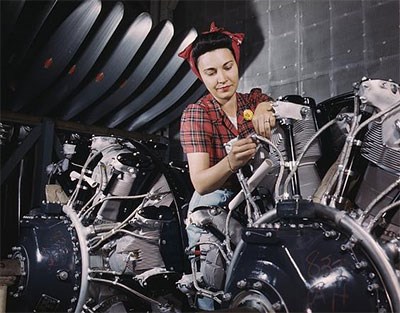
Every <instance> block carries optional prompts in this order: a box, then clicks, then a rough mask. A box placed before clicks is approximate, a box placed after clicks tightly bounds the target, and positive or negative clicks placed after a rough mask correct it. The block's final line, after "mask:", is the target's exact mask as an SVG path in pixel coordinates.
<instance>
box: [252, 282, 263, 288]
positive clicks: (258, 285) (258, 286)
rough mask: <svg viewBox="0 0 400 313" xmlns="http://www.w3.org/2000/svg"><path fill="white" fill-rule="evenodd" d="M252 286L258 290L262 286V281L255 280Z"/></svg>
mask: <svg viewBox="0 0 400 313" xmlns="http://www.w3.org/2000/svg"><path fill="white" fill-rule="evenodd" d="M253 288H254V289H258V290H260V289H261V288H262V283H261V282H260V281H257V282H255V283H254V284H253Z"/></svg>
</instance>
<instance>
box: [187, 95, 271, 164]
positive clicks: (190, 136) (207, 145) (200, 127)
mask: <svg viewBox="0 0 400 313" xmlns="http://www.w3.org/2000/svg"><path fill="white" fill-rule="evenodd" d="M236 96H237V105H238V109H237V113H236V116H237V124H238V129H236V128H235V126H234V125H233V124H232V122H231V121H230V119H229V117H228V116H227V115H226V114H225V112H224V111H223V110H222V109H221V106H220V105H219V103H218V102H217V101H216V100H215V99H214V98H213V96H212V95H211V94H208V95H206V96H204V97H202V98H201V99H200V100H199V101H197V103H195V104H189V105H188V106H187V107H186V109H185V110H184V112H183V114H182V118H181V131H180V137H181V144H182V147H183V152H185V153H193V152H207V153H208V154H209V156H210V166H213V165H215V164H217V163H218V162H219V161H220V160H222V159H223V158H224V157H225V156H226V151H225V147H224V143H227V142H229V141H230V140H231V139H233V138H236V137H238V136H239V137H241V138H245V137H247V136H248V135H250V134H253V133H254V127H253V123H252V122H251V121H246V120H245V119H244V118H243V111H244V110H246V109H250V110H252V111H253V112H254V110H255V109H256V107H257V104H258V103H260V102H263V101H270V100H272V99H271V98H270V97H269V96H267V95H265V94H263V93H262V92H261V89H258V88H255V89H252V90H251V91H250V93H246V94H241V93H236Z"/></svg>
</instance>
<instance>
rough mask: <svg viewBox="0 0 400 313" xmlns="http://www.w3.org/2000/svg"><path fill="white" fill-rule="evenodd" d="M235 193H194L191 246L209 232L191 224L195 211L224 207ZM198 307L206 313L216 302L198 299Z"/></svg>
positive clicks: (227, 191)
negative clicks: (211, 207) (201, 207)
mask: <svg viewBox="0 0 400 313" xmlns="http://www.w3.org/2000/svg"><path fill="white" fill-rule="evenodd" d="M234 195H235V193H234V192H233V191H231V190H228V189H218V190H216V191H214V192H211V193H208V194H205V195H200V194H199V193H197V192H196V191H195V192H194V193H193V196H192V199H191V200H190V203H189V211H188V219H187V223H186V231H187V234H188V240H189V246H193V245H194V244H196V243H197V242H199V241H200V237H201V236H202V235H206V234H207V231H206V230H205V229H202V228H200V227H197V226H196V225H194V224H192V223H191V222H190V214H191V213H192V212H193V210H194V209H195V208H197V207H200V206H223V205H224V204H226V203H227V201H228V200H230V199H231V198H232V197H233V196H234ZM196 304H197V307H198V308H199V309H202V310H205V311H213V310H214V301H213V300H212V299H209V298H198V299H197V301H196Z"/></svg>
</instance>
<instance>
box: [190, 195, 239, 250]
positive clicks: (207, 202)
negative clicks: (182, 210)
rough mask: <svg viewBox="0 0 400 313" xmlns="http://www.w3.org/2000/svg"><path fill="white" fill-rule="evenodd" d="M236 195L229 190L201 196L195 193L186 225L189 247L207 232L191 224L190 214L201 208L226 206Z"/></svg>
mask: <svg viewBox="0 0 400 313" xmlns="http://www.w3.org/2000/svg"><path fill="white" fill-rule="evenodd" d="M234 195H235V193H234V192H233V191H232V190H229V189H217V190H215V191H213V192H210V193H207V194H205V195H200V194H199V193H198V192H196V191H195V192H194V193H193V196H192V199H191V200H190V203H189V211H188V221H187V225H186V231H187V234H188V240H189V246H192V245H194V244H195V243H196V242H198V241H199V238H200V235H201V233H202V232H205V231H204V230H203V229H201V228H199V227H197V226H195V225H193V224H191V223H190V214H191V213H192V212H193V210H194V209H195V208H197V207H200V206H222V205H224V204H226V203H227V201H228V200H230V199H232V197H233V196H234Z"/></svg>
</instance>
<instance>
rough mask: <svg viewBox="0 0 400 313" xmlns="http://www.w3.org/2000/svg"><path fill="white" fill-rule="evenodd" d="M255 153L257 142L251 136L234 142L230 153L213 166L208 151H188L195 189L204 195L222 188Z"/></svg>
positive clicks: (191, 176) (191, 177)
mask: <svg viewBox="0 0 400 313" xmlns="http://www.w3.org/2000/svg"><path fill="white" fill-rule="evenodd" d="M255 153H256V144H255V143H254V142H253V140H252V139H251V138H245V139H239V140H237V141H236V142H234V143H233V144H232V149H231V151H230V152H229V154H228V155H227V156H226V157H224V158H223V159H222V160H221V161H219V162H218V163H217V164H215V165H214V166H212V167H210V159H209V155H208V153H206V152H196V153H188V154H187V158H188V163H189V172H190V179H191V181H192V184H193V186H194V188H195V190H196V191H197V192H198V193H199V194H201V195H203V194H206V193H210V192H213V191H215V190H217V189H219V188H221V187H222V186H223V184H224V183H225V182H226V180H227V179H228V178H229V176H231V175H232V173H233V172H235V171H237V170H238V169H239V168H241V167H242V166H243V165H245V164H246V163H247V162H248V161H249V160H250V159H251V158H253V157H254V155H255Z"/></svg>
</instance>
